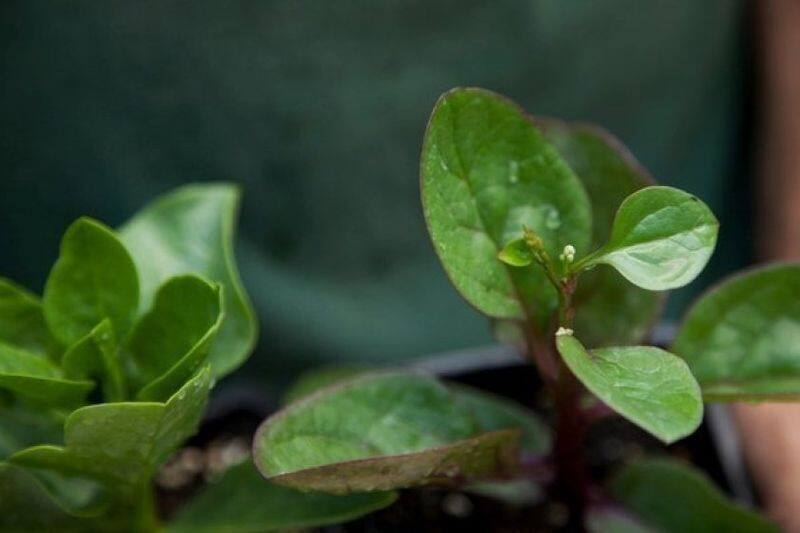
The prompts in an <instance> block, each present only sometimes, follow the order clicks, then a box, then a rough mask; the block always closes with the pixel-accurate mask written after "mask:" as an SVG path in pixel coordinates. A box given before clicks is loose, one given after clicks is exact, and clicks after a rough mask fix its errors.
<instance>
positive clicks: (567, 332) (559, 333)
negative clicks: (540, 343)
mask: <svg viewBox="0 0 800 533" xmlns="http://www.w3.org/2000/svg"><path fill="white" fill-rule="evenodd" d="M573 333H574V332H573V331H572V330H571V329H569V328H565V327H560V328H558V331H556V337H561V336H562V335H572V334H573Z"/></svg>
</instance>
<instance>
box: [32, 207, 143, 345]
mask: <svg viewBox="0 0 800 533" xmlns="http://www.w3.org/2000/svg"><path fill="white" fill-rule="evenodd" d="M138 301H139V282H138V278H137V275H136V268H135V267H134V265H133V261H132V260H131V257H130V255H129V254H128V252H127V250H125V247H124V246H123V245H122V243H121V242H120V241H119V239H117V237H116V235H115V234H114V232H113V231H112V230H111V229H109V228H107V227H106V226H104V225H103V224H101V223H100V222H97V221H95V220H92V219H89V218H80V219H78V220H76V221H75V222H74V223H73V224H72V225H71V226H70V227H69V228H68V229H67V231H66V233H64V237H63V238H62V240H61V253H60V255H59V257H58V261H56V263H55V265H53V269H52V270H51V271H50V276H49V277H48V279H47V284H46V285H45V288H44V297H43V305H44V316H45V319H46V320H47V324H48V326H49V327H50V331H51V332H52V333H53V335H55V337H56V338H57V339H58V340H59V341H60V342H61V343H62V344H63V345H65V346H71V345H72V344H74V343H75V342H77V341H79V340H80V339H81V338H83V337H84V336H85V335H86V334H87V333H89V332H90V331H91V330H92V329H93V328H94V327H95V326H96V325H97V324H99V323H100V321H101V320H103V319H105V318H108V319H109V320H110V321H111V324H112V326H113V327H114V333H115V334H116V335H117V337H118V338H123V337H124V336H125V335H126V334H127V333H128V330H129V329H130V326H131V324H132V323H133V319H134V316H135V314H136V308H137V305H138Z"/></svg>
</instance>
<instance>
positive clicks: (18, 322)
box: [0, 278, 60, 358]
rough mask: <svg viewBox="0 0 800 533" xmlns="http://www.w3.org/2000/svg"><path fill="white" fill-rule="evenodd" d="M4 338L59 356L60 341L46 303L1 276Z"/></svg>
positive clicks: (1, 334)
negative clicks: (47, 320) (44, 307)
mask: <svg viewBox="0 0 800 533" xmlns="http://www.w3.org/2000/svg"><path fill="white" fill-rule="evenodd" d="M0 341H1V342H4V343H6V344H13V345H15V346H19V347H20V348H23V349H25V350H27V351H29V352H33V353H37V354H46V355H48V356H50V357H51V358H56V357H57V356H58V355H59V354H60V350H59V347H58V343H57V342H56V340H55V339H54V338H53V336H52V335H51V334H50V330H48V329H47V325H46V324H45V321H44V315H43V314H42V304H41V302H39V298H37V297H36V296H35V295H34V294H33V293H31V292H29V291H27V290H26V289H24V288H22V287H20V286H19V285H17V284H15V283H13V282H12V281H9V280H7V279H3V278H0Z"/></svg>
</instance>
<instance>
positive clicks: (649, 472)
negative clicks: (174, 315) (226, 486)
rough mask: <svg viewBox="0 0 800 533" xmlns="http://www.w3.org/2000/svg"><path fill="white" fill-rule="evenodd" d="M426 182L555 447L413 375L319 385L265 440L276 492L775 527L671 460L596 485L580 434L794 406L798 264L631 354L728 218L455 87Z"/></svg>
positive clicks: (722, 289) (481, 94) (719, 301)
mask: <svg viewBox="0 0 800 533" xmlns="http://www.w3.org/2000/svg"><path fill="white" fill-rule="evenodd" d="M421 189H422V203H423V210H424V213H425V217H426V221H427V224H428V230H429V232H430V235H431V239H432V241H433V245H434V248H435V250H436V253H437V254H438V255H439V258H440V260H441V262H442V264H443V266H444V269H445V271H446V272H447V274H448V276H449V278H450V280H451V282H452V283H453V284H454V285H455V287H456V288H457V289H458V290H459V292H460V293H461V294H462V296H463V297H464V298H465V299H466V300H467V301H468V302H469V303H470V304H471V305H472V306H474V307H475V308H476V309H477V310H478V311H480V312H482V313H483V314H485V315H486V316H487V317H488V318H489V319H490V321H491V323H492V327H493V329H494V331H495V333H496V334H497V336H498V338H499V339H500V340H502V341H504V342H511V343H513V344H514V345H515V346H517V347H518V348H519V350H520V352H521V353H523V354H525V356H526V357H527V358H528V360H529V361H530V362H531V363H533V364H534V365H535V366H536V368H537V369H538V373H539V375H540V377H541V381H542V382H543V384H544V387H545V389H546V390H547V392H548V394H549V397H550V398H551V403H552V405H553V411H554V413H553V423H552V424H551V426H552V428H553V431H552V434H551V431H550V429H549V426H548V425H547V424H545V423H543V422H541V421H540V420H539V419H538V417H537V416H536V415H535V414H534V413H532V412H531V411H528V410H527V409H525V408H523V407H521V406H519V405H516V404H514V403H513V402H510V401H508V400H505V399H502V398H498V397H495V396H492V395H489V394H486V393H484V392H481V391H477V390H473V389H467V388H464V387H455V386H452V385H447V384H444V383H441V382H439V381H438V380H436V379H434V378H432V377H428V376H424V375H420V374H417V373H410V372H403V371H392V372H375V373H366V374H365V373H364V372H362V371H353V372H351V371H344V372H342V371H339V372H327V373H318V374H316V375H314V376H311V377H309V378H306V379H304V380H303V382H302V383H300V384H299V385H298V387H297V389H296V390H295V391H294V392H292V393H290V394H289V395H288V397H290V398H292V399H293V400H294V402H293V403H291V404H290V405H289V406H287V407H286V408H285V409H284V410H282V411H280V412H278V413H277V414H275V415H274V416H272V417H270V418H269V419H267V420H266V421H265V422H264V423H263V424H262V426H261V428H260V430H259V431H258V433H257V435H256V437H255V441H254V459H255V462H256V465H257V467H258V469H259V470H260V472H261V473H262V474H263V476H264V477H265V478H266V479H268V480H270V481H271V482H273V483H276V484H279V485H284V486H286V487H291V488H295V489H301V490H315V491H325V492H329V493H333V494H345V493H367V494H370V493H374V491H391V490H395V489H400V488H405V487H412V486H419V485H431V484H433V485H441V484H444V485H448V486H458V487H464V488H466V490H472V491H477V492H481V493H482V494H493V495H495V496H497V497H502V498H508V497H514V498H519V496H520V491H523V492H524V491H528V492H531V493H532V492H537V491H538V492H539V493H542V492H543V493H545V494H546V495H547V496H548V497H549V498H551V499H553V500H555V501H559V502H563V503H564V504H565V505H567V506H568V508H569V509H570V516H571V520H572V522H571V524H570V525H571V526H574V527H579V528H581V527H586V528H588V529H590V530H593V531H623V530H624V531H652V530H662V531H720V530H732V529H735V530H737V531H771V530H774V526H773V525H772V524H770V523H769V522H767V521H766V520H765V519H763V518H761V517H760V516H758V515H757V514H756V513H754V512H752V511H749V510H746V509H744V508H741V507H738V506H736V505H734V504H732V503H730V502H728V501H726V499H725V498H724V496H723V495H722V493H721V492H719V491H718V490H717V489H716V488H715V487H713V485H711V483H710V482H709V481H708V480H707V479H706V478H705V476H703V475H702V474H700V473H697V472H695V471H694V470H693V469H692V468H691V467H689V466H688V465H684V464H683V463H681V462H679V461H677V460H672V459H635V458H630V459H635V460H631V461H629V464H628V465H627V466H624V467H623V468H622V469H621V471H620V472H619V473H618V474H617V475H616V476H614V477H613V479H612V480H610V481H609V482H608V483H606V484H605V486H603V485H602V482H603V480H595V479H592V478H591V477H590V474H589V471H588V469H587V467H586V462H585V459H584V453H585V445H586V436H587V431H588V429H589V428H590V427H591V425H592V424H594V423H595V422H596V421H597V420H598V419H599V418H601V417H603V416H605V415H607V414H611V413H616V414H618V415H621V416H622V417H624V418H626V419H627V420H629V421H630V422H632V423H633V424H636V425H637V426H639V427H640V428H641V429H643V430H645V431H647V432H649V433H650V434H652V435H653V436H655V437H657V438H658V439H660V440H661V441H663V442H664V443H666V444H669V443H672V442H674V441H676V440H678V439H681V438H683V437H685V436H687V435H689V434H691V433H692V432H694V431H695V430H696V429H697V427H698V426H699V425H700V423H701V421H702V417H703V399H704V397H705V399H706V400H709V401H740V400H753V401H756V400H764V399H779V400H784V399H787V400H788V399H793V398H795V397H797V395H798V393H800V352H799V351H798V350H800V342H798V339H800V305H799V304H797V303H796V299H795V298H792V297H791V295H793V294H797V291H798V289H800V267H799V266H796V265H783V266H771V267H766V268H762V269H759V270H756V271H752V272H749V273H746V274H743V275H740V276H738V277H736V278H733V279H731V280H729V281H727V282H724V283H723V284H721V285H720V286H718V287H717V288H716V289H714V290H712V291H711V292H709V293H708V294H707V295H706V296H704V297H703V298H701V299H700V301H699V302H698V303H697V304H696V305H695V306H694V307H693V308H692V310H691V311H690V312H689V314H688V316H687V318H686V320H685V322H684V324H683V327H682V328H681V330H680V333H679V335H678V337H677V340H676V342H675V344H674V346H673V352H672V353H671V352H668V351H666V350H663V349H660V348H656V347H652V346H642V345H639V343H640V342H641V341H642V340H643V339H644V338H645V336H646V335H647V333H648V330H649V328H650V326H651V325H652V324H653V323H654V322H655V321H656V320H657V318H658V315H659V313H660V311H661V308H662V296H661V294H662V291H667V290H669V289H674V288H677V287H681V286H683V285H685V284H687V283H689V282H691V281H692V280H693V279H694V278H695V277H696V276H697V275H698V274H699V273H700V271H701V270H702V269H703V268H704V267H705V265H706V263H707V262H708V260H709V258H710V256H711V254H712V252H713V249H714V246H715V244H716V238H717V230H718V222H717V220H716V219H715V217H714V215H713V214H712V212H711V211H710V210H709V208H708V207H707V206H706V205H705V204H704V203H703V202H702V201H700V200H699V199H698V198H696V197H695V196H693V195H691V194H689V193H686V192H684V191H681V190H678V189H674V188H670V187H662V186H654V185H653V184H652V179H651V178H650V177H649V176H648V175H647V173H646V172H645V171H644V169H643V168H642V167H641V166H640V165H639V164H638V163H636V161H635V160H634V159H633V158H632V157H631V156H630V154H629V153H628V152H627V151H626V150H625V149H624V148H623V147H622V146H621V144H620V143H619V142H618V141H616V140H615V139H614V138H613V137H611V136H610V135H609V134H607V133H606V132H605V131H603V130H601V129H599V128H597V127H594V126H588V125H582V124H569V123H565V122H561V121H557V120H549V119H548V120H540V119H536V118H531V117H529V116H527V115H526V114H525V113H524V112H523V111H522V110H521V109H520V108H519V107H518V106H516V105H515V104H513V103H511V102H509V101H508V100H506V99H505V98H503V97H501V96H499V95H496V94H493V93H491V92H489V91H486V90H482V89H455V90H453V91H450V92H448V93H446V94H444V95H443V96H442V97H441V98H440V100H439V101H438V103H437V104H436V107H435V108H434V110H433V114H432V116H431V118H430V122H429V123H428V127H427V131H426V134H425V140H424V143H423V148H422V157H421ZM608 267H611V268H608ZM586 346H589V347H590V348H591V349H587V348H586ZM525 481H526V482H527V483H521V482H525Z"/></svg>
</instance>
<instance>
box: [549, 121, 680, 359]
mask: <svg viewBox="0 0 800 533" xmlns="http://www.w3.org/2000/svg"><path fill="white" fill-rule="evenodd" d="M537 123H538V124H539V125H541V126H542V132H543V133H544V135H545V137H547V139H548V140H549V141H550V142H551V143H553V145H554V146H555V147H556V148H557V149H558V151H559V152H560V153H561V155H562V156H563V157H564V158H565V159H566V160H567V163H569V166H570V167H572V170H574V171H575V173H576V174H577V175H578V176H579V177H580V179H581V182H583V185H584V187H586V192H588V193H589V198H590V200H591V203H592V233H593V234H592V248H593V249H596V248H599V247H601V246H602V245H603V244H605V242H606V241H607V240H608V238H609V236H610V234H611V226H612V224H613V222H614V214H615V213H616V212H617V209H618V208H619V206H620V204H622V202H623V201H624V200H625V198H626V197H627V196H628V195H630V194H633V193H634V192H636V191H637V190H639V189H641V188H643V187H646V186H648V185H652V184H653V183H654V182H653V179H652V177H651V176H650V175H649V174H648V172H647V170H645V169H644V168H643V167H642V166H641V165H640V164H639V162H638V161H636V159H634V157H633V156H632V155H631V154H630V153H629V152H628V150H627V149H626V148H625V147H624V146H623V145H622V143H621V142H620V141H619V140H617V139H616V138H615V137H614V136H613V135H611V134H610V133H608V132H607V131H606V130H604V129H602V128H599V127H597V126H593V125H588V124H580V123H567V122H562V121H560V120H554V119H537ZM664 297H665V293H657V292H652V291H648V290H644V289H642V288H639V287H636V286H635V285H631V284H630V283H628V282H627V281H626V280H625V278H623V277H622V276H621V275H620V274H619V273H618V272H617V271H616V270H614V269H611V268H598V269H594V270H592V271H589V272H586V273H584V274H583V275H582V276H581V278H580V282H579V283H578V289H577V292H576V293H575V296H574V298H573V302H574V304H575V309H576V315H575V329H576V330H577V331H580V332H581V339H583V341H584V342H585V343H586V345H587V346H590V347H598V346H613V345H626V344H638V343H640V342H642V340H643V339H644V337H645V336H646V335H647V333H648V331H649V330H650V328H651V327H652V326H653V324H655V322H656V320H657V319H658V315H659V314H660V313H661V309H662V307H663V301H664Z"/></svg>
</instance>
